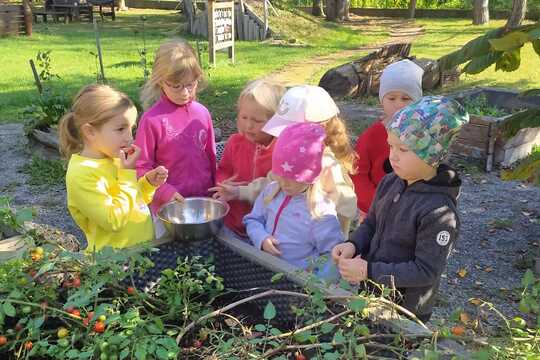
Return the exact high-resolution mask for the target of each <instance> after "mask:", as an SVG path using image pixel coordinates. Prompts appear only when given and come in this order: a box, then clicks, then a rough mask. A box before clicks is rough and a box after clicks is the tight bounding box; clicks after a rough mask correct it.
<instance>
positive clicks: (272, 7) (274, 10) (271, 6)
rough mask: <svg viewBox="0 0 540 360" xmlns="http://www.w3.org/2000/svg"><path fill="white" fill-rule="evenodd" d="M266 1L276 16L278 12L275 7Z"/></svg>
mask: <svg viewBox="0 0 540 360" xmlns="http://www.w3.org/2000/svg"><path fill="white" fill-rule="evenodd" d="M266 1H267V2H268V6H269V7H270V9H272V12H273V13H274V15H275V16H278V13H277V11H276V8H275V7H274V5H272V3H271V2H270V0H266Z"/></svg>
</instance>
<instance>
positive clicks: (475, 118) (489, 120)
mask: <svg viewBox="0 0 540 360" xmlns="http://www.w3.org/2000/svg"><path fill="white" fill-rule="evenodd" d="M498 121H499V119H498V118H496V117H493V116H484V115H482V116H480V115H474V114H471V115H470V118H469V123H470V124H476V125H485V126H490V125H491V124H493V123H497V122H498Z"/></svg>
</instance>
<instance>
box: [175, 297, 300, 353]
mask: <svg viewBox="0 0 540 360" xmlns="http://www.w3.org/2000/svg"><path fill="white" fill-rule="evenodd" d="M272 295H284V296H297V297H302V298H309V295H307V294H302V293H298V292H294V291H285V290H267V291H264V292H262V293H259V294H255V295H252V296H249V297H247V298H245V299H241V300H238V301H236V302H233V303H231V304H229V305H227V306H225V307H222V308H220V309H217V310H216V311H213V312H211V313H208V314H206V315H204V316H202V317H200V318H198V319H197V320H195V321H193V322H191V323H190V324H189V325H188V326H186V327H185V328H184V330H182V332H180V334H178V336H177V337H176V344H180V341H181V340H182V338H183V337H184V335H186V334H187V332H188V331H189V330H191V329H193V328H194V327H195V326H196V325H197V324H200V323H201V322H203V321H205V320H207V319H210V318H212V317H215V316H218V315H220V314H222V313H224V312H225V311H229V310H231V309H233V308H235V307H237V306H238V305H242V304H244V303H247V302H250V301H252V300H256V299H260V298H263V297H267V296H272Z"/></svg>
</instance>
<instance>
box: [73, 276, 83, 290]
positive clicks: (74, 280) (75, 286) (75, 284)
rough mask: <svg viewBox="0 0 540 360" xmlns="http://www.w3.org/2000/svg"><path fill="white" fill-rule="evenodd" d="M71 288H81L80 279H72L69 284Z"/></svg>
mask: <svg viewBox="0 0 540 360" xmlns="http://www.w3.org/2000/svg"><path fill="white" fill-rule="evenodd" d="M71 286H72V287H74V288H79V287H81V279H79V278H75V279H73V281H72V282H71Z"/></svg>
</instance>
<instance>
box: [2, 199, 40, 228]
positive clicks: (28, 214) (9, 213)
mask: <svg viewBox="0 0 540 360" xmlns="http://www.w3.org/2000/svg"><path fill="white" fill-rule="evenodd" d="M32 216H33V213H32V210H31V209H15V208H14V207H13V206H12V205H11V200H10V198H9V197H7V196H0V239H2V237H3V236H2V234H4V235H5V236H11V235H13V234H14V233H22V231H23V224H24V222H25V221H30V220H32Z"/></svg>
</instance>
